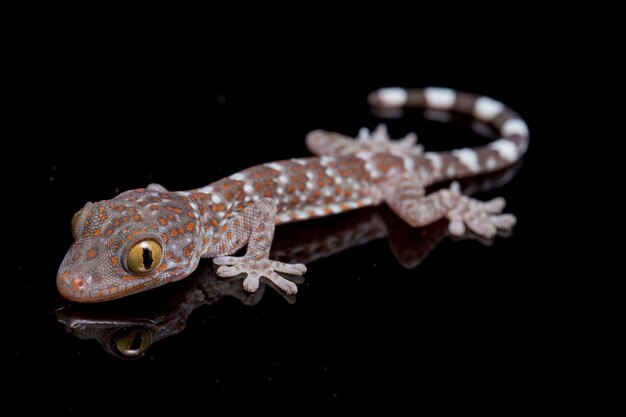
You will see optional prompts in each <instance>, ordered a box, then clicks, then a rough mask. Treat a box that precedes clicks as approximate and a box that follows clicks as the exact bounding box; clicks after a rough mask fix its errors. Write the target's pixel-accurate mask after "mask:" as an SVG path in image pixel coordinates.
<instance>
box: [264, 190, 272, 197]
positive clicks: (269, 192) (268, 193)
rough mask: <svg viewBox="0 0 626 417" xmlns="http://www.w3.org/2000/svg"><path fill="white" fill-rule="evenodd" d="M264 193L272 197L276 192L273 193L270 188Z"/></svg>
mask: <svg viewBox="0 0 626 417" xmlns="http://www.w3.org/2000/svg"><path fill="white" fill-rule="evenodd" d="M263 195H264V196H265V197H272V196H273V195H274V193H273V192H272V191H270V190H267V191H266V192H265V194H263Z"/></svg>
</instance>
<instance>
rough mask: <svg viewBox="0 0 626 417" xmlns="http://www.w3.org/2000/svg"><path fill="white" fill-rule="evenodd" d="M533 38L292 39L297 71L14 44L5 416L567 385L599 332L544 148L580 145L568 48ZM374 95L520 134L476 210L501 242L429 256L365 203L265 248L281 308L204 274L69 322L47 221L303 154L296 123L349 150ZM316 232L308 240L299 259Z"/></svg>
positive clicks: (470, 136) (437, 396) (434, 138)
mask: <svg viewBox="0 0 626 417" xmlns="http://www.w3.org/2000/svg"><path fill="white" fill-rule="evenodd" d="M555 24H556V25H557V26H556V27H557V29H558V28H560V30H563V31H574V30H575V27H574V26H575V25H572V24H571V22H568V21H567V20H563V21H561V20H557V21H556V23H555ZM542 28H543V29H541V30H542V31H543V32H542V33H543V35H544V38H543V39H544V41H545V42H540V41H530V40H528V39H511V40H510V42H508V43H507V45H506V46H502V47H498V48H495V47H494V48H492V49H490V50H489V53H487V52H485V53H482V52H480V51H483V49H480V48H479V49H478V51H479V52H476V49H475V46H476V45H477V43H476V42H472V45H473V47H472V48H469V47H467V48H465V47H459V45H458V43H456V44H455V43H452V44H446V45H447V47H449V46H450V45H453V46H454V45H456V46H454V47H453V48H452V50H450V53H449V54H448V53H447V52H446V53H443V52H441V51H443V49H438V50H437V53H435V54H433V53H431V52H432V51H429V50H424V51H421V52H420V51H418V50H417V49H415V48H413V43H411V42H409V41H408V39H409V38H410V37H409V36H408V35H409V34H410V33H408V32H407V33H404V34H405V35H407V36H404V37H401V39H399V38H396V37H394V40H395V41H393V42H392V40H391V39H387V41H385V42H383V41H382V39H384V38H380V42H373V41H372V39H369V38H368V40H363V42H356V41H355V42H356V45H360V48H351V47H350V45H352V42H348V43H345V44H344V43H343V42H339V43H338V44H334V42H332V41H329V42H330V43H329V44H328V45H331V44H334V46H335V48H323V47H321V45H318V46H317V47H316V46H315V44H314V43H313V44H311V48H310V49H307V50H306V51H302V54H300V53H297V54H296V55H297V56H294V55H290V54H292V53H295V52H294V51H293V50H286V51H282V50H278V49H275V48H270V47H268V46H267V45H266V44H264V43H263V42H261V41H258V42H259V43H260V45H257V46H259V48H260V47H261V46H262V45H265V47H266V49H263V48H261V49H260V50H262V51H266V52H265V53H264V54H262V55H261V57H260V58H257V57H256V55H253V54H252V52H246V54H248V53H249V54H250V55H245V54H244V55H245V57H244V56H241V55H239V56H237V55H236V54H235V56H236V57H237V59H231V58H227V57H229V56H230V55H226V54H227V52H228V48H226V47H215V48H217V49H215V48H213V47H211V48H207V49H208V51H209V52H206V51H207V49H205V50H204V51H205V52H203V53H202V54H201V55H203V59H200V58H198V56H197V54H193V53H192V52H193V50H189V51H188V50H185V51H184V52H181V51H179V50H178V49H177V48H164V50H161V51H160V52H159V53H158V54H157V55H150V54H149V53H146V54H143V53H141V52H137V54H135V53H128V54H123V55H120V54H117V53H113V54H104V53H103V54H104V55H106V59H105V58H103V56H104V55H101V54H100V53H97V52H96V51H101V49H99V48H96V47H94V48H93V49H92V52H89V49H81V51H83V52H82V53H81V55H80V59H78V58H77V57H76V55H75V54H74V53H73V52H72V51H73V49H72V48H70V49H69V50H60V49H58V48H56V49H55V48H53V45H47V44H45V43H43V44H38V48H37V54H36V56H37V57H39V58H37V59H36V60H35V61H36V62H38V63H45V65H44V66H45V69H41V66H37V65H25V66H24V68H21V67H20V71H18V72H20V74H19V75H20V77H21V78H20V79H24V82H23V83H22V84H20V85H23V86H24V91H23V94H21V95H20V98H19V99H16V101H15V103H14V106H13V111H14V112H15V113H12V114H11V115H13V114H14V115H15V117H14V122H16V124H17V126H18V127H19V133H17V134H14V139H15V142H16V146H17V150H16V151H15V153H12V154H11V155H9V156H5V158H7V159H11V161H10V162H11V163H12V164H11V165H12V166H13V164H14V168H11V170H10V171H8V174H7V175H6V176H5V177H4V178H5V182H8V184H7V189H6V190H5V194H4V195H5V197H4V198H3V205H4V210H7V209H8V210H7V211H8V212H9V213H10V215H7V214H5V215H4V219H5V224H4V225H3V227H2V229H3V232H2V235H1V237H2V240H3V246H4V249H3V251H4V253H5V255H6V254H7V253H8V255H6V256H5V257H4V258H3V272H4V275H5V280H4V281H3V285H4V287H3V290H4V294H5V300H6V301H5V306H6V307H7V312H6V313H5V326H6V330H5V332H4V338H5V339H4V340H5V345H6V346H8V349H9V354H8V355H7V356H5V360H6V361H7V362H9V363H10V365H11V366H10V369H8V370H7V372H6V373H4V376H5V378H6V379H7V382H8V383H9V385H10V386H11V390H10V391H9V392H10V393H11V394H12V393H15V398H18V397H19V398H22V397H24V398H26V399H27V400H22V399H20V400H19V404H21V407H22V408H23V409H28V408H30V407H31V406H35V405H36V404H34V402H36V400H33V399H32V398H31V400H30V401H28V398H29V397H32V396H30V395H29V393H33V396H36V397H38V396H39V394H41V393H45V394H47V395H49V396H51V398H52V399H51V400H46V402H45V408H46V409H47V410H49V411H59V412H64V413H67V412H75V413H83V414H89V413H91V412H95V411H105V413H106V414H109V415H111V414H116V413H119V412H120V409H119V408H118V404H119V400H120V399H121V398H125V399H126V398H131V399H132V400H131V406H129V407H130V408H128V409H125V410H129V409H130V410H137V411H139V410H141V411H145V412H147V413H153V412H154V411H155V410H163V411H167V412H174V413H178V412H183V411H190V410H192V409H201V410H203V413H205V414H210V413H211V410H212V407H213V406H214V405H216V404H218V403H219V404H223V403H225V404H227V405H228V406H229V407H230V408H231V410H232V409H238V408H239V407H242V406H244V405H248V406H252V407H259V408H264V407H266V406H267V407H270V408H271V407H272V406H276V407H277V408H279V409H282V408H287V405H286V404H287V403H288V402H290V400H296V401H298V403H299V404H300V406H301V407H302V408H305V409H306V408H308V407H309V405H311V404H317V403H325V402H329V403H331V404H333V403H339V402H346V403H350V404H360V405H368V404H370V403H375V402H378V403H381V404H387V405H388V406H390V407H391V406H393V405H403V404H412V405H413V406H415V404H416V403H419V404H424V403H421V402H420V401H421V400H418V397H419V398H424V401H425V402H427V403H433V404H436V403H439V404H446V405H450V404H451V403H455V402H460V403H461V405H462V404H468V407H469V404H474V405H478V404H485V403H488V402H489V401H488V399H489V398H498V399H499V400H501V401H508V402H509V404H528V402H527V401H526V400H528V399H529V398H538V397H541V396H545V395H547V394H546V393H548V392H552V391H550V390H551V389H552V388H553V387H563V386H564V385H567V384H569V386H570V387H571V386H573V387H572V389H575V388H576V387H579V388H580V387H581V386H585V385H584V381H585V380H586V378H583V377H582V375H588V374H590V373H593V372H595V371H596V370H597V369H598V367H600V366H599V365H598V364H597V363H596V362H595V359H594V358H596V357H597V356H596V355H597V352H598V350H597V343H601V341H602V340H604V337H605V336H604V335H603V334H602V333H601V331H600V330H599V329H598V327H597V324H596V323H597V322H596V319H597V316H598V314H599V311H601V308H602V306H601V302H600V301H599V300H598V294H599V293H600V290H599V287H598V285H599V284H597V281H595V280H594V275H593V274H591V273H589V274H584V271H585V270H586V268H587V266H586V264H585V261H586V259H587V258H588V257H589V254H588V253H587V252H586V251H585V250H584V245H586V246H589V241H584V242H581V240H584V239H583V238H582V237H581V236H583V233H584V232H585V231H586V230H585V229H586V228H585V226H581V227H578V228H576V230H575V231H573V230H572V225H575V224H579V223H577V222H578V221H579V219H580V214H579V213H578V212H577V211H576V208H577V207H579V206H578V205H577V201H578V200H577V199H576V198H575V196H577V195H580V192H581V184H583V183H581V182H576V181H571V180H572V178H573V177H572V174H571V173H572V172H574V173H575V172H576V170H575V169H574V167H575V166H577V164H576V160H577V158H580V157H582V156H583V155H578V156H576V157H575V156H574V155H572V154H570V156H571V157H569V156H568V152H570V150H571V147H570V145H572V144H577V143H581V142H582V141H583V135H584V134H583V132H582V131H581V130H580V129H579V126H578V125H576V124H573V123H572V121H579V120H582V119H583V117H581V113H580V111H579V110H577V105H575V101H576V100H579V97H578V96H577V92H579V91H581V89H583V90H584V86H582V85H579V84H577V83H578V81H576V82H573V81H569V80H568V79H567V75H568V74H572V76H575V75H576V73H575V72H573V73H572V71H575V65H574V64H575V63H576V62H577V60H578V59H579V58H578V57H579V55H578V51H579V50H578V48H577V47H575V46H574V45H573V44H570V43H569V42H568V41H563V42H562V43H559V44H558V48H556V49H554V48H553V47H551V46H550V45H552V44H553V43H556V42H557V40H558V39H561V38H560V37H559V36H560V35H559V33H561V32H559V30H556V31H555V32H553V30H552V29H551V28H549V27H548V26H545V27H543V26H542ZM537 30H539V29H537ZM567 33H569V32H567ZM565 38H567V37H565ZM413 39H414V37H413ZM575 39H578V38H575ZM483 41H484V39H483ZM572 42H574V40H572ZM261 44H262V45H261ZM271 44H272V45H274V44H273V43H271ZM342 45H343V46H342ZM368 45H369V46H368ZM441 48H444V45H442V46H441ZM251 49H253V50H254V52H257V53H258V52H259V49H258V48H255V47H252V48H251ZM427 49H428V48H427ZM469 49H471V50H472V51H471V53H470V51H469ZM512 50H515V51H516V52H515V53H511V52H510V51H512ZM153 51H159V48H156V49H154V50H153ZM555 51H556V52H555ZM196 52H197V51H196ZM418 53H421V55H420V59H418V60H417V61H416V62H415V63H411V62H408V58H407V56H408V55H407V54H409V55H411V54H418ZM207 54H208V57H207ZM157 56H158V57H159V58H158V59H157V58H156V57H157ZM246 57H248V58H246ZM242 68H243V71H244V72H243V73H242V74H241V75H237V76H235V75H234V74H233V72H234V71H235V70H241V69H242ZM246 68H247V69H246ZM572 68H574V70H572ZM390 85H400V86H407V87H410V86H415V87H420V86H426V85H438V86H448V87H452V88H457V89H460V90H466V91H471V92H474V93H478V94H485V95H490V96H492V97H493V98H496V99H498V100H501V101H503V102H504V103H506V104H507V105H510V106H511V107H512V108H514V109H515V110H516V111H518V112H519V113H520V114H521V115H522V116H523V117H525V118H526V120H527V121H528V124H529V127H530V132H531V145H530V149H529V152H528V154H527V155H526V157H525V158H524V160H523V162H522V164H521V165H520V166H518V167H516V169H517V173H516V174H515V175H514V176H513V177H512V178H506V180H507V181H504V182H506V184H504V183H501V185H499V186H494V187H491V188H490V189H489V190H485V191H477V194H476V196H477V197H479V198H483V199H488V198H493V197H496V196H499V195H502V196H504V197H505V198H506V199H507V201H508V206H507V211H508V212H511V213H514V214H516V215H517V217H518V225H517V226H516V228H515V230H514V231H513V233H512V235H511V236H508V237H497V238H496V239H495V241H494V242H492V244H490V245H485V244H484V243H486V242H478V241H476V240H471V239H469V240H461V241H452V240H451V239H449V238H447V237H446V235H445V224H435V225H433V226H431V227H429V228H426V229H424V230H411V229H407V228H406V227H405V226H403V225H401V224H397V223H398V220H397V219H394V218H393V216H392V215H391V214H390V213H389V212H388V210H386V209H385V208H381V209H369V210H362V211H360V212H354V213H350V214H345V215H342V216H337V218H332V219H327V220H320V221H316V222H310V223H302V224H298V225H293V226H285V227H281V228H279V229H278V230H277V239H276V240H275V243H276V244H275V248H274V250H275V251H276V252H275V253H277V254H279V255H280V256H282V257H284V258H290V257H292V258H294V259H298V260H299V262H306V263H307V266H308V272H307V274H306V276H305V280H304V282H303V283H302V284H300V285H299V292H298V294H297V296H296V297H284V296H282V295H281V294H280V293H278V292H276V291H275V290H274V289H272V288H267V287H265V288H263V289H262V290H260V291H259V292H258V293H257V294H254V295H249V294H245V293H243V292H242V291H241V290H240V287H239V286H238V285H237V282H233V281H231V282H217V281H216V280H215V277H214V275H213V274H214V270H213V267H212V265H211V262H210V261H204V262H203V263H201V265H200V267H199V269H198V271H197V273H195V274H194V275H193V276H191V277H189V278H188V279H186V280H183V281H181V282H179V283H176V284H171V285H167V286H164V287H162V288H159V289H155V290H153V291H149V292H146V293H143V294H139V295H137V296H134V297H128V298H126V299H122V300H119V301H116V302H110V303H104V304H102V305H89V306H81V305H77V304H73V303H69V302H67V301H65V300H64V299H62V298H61V297H60V296H59V295H58V293H57V291H56V287H55V277H56V271H57V268H58V266H59V264H60V262H61V260H62V258H63V256H64V254H65V251H66V250H67V248H68V247H69V245H70V243H71V235H70V232H69V224H70V220H71V217H72V214H73V213H74V212H75V211H76V210H77V209H79V208H80V207H82V206H83V205H84V203H85V202H86V201H90V200H91V201H95V200H100V199H106V198H110V197H112V196H114V195H115V194H116V193H117V192H119V191H124V190H127V189H131V188H138V187H143V186H145V185H146V184H148V183H150V182H158V183H161V184H163V185H164V186H165V187H167V188H168V189H171V190H179V189H189V188H194V187H198V186H202V185H205V184H208V183H210V182H211V181H214V180H217V179H219V178H221V177H222V176H225V175H229V174H231V173H233V172H236V171H238V170H240V169H243V168H245V167H248V166H251V165H254V164H257V163H262V162H267V161H271V160H277V159H284V158H291V157H298V156H306V155H308V153H307V151H306V149H305V147H304V141H303V139H304V136H305V134H306V133H307V132H308V131H310V130H312V129H318V128H319V129H325V130H331V131H338V132H341V133H345V134H352V135H355V134H356V133H357V131H358V129H359V128H360V127H363V126H367V127H369V128H373V127H375V125H376V124H378V123H380V122H381V121H382V120H381V119H379V118H378V117H377V115H375V114H372V113H370V111H369V109H368V106H367V104H366V101H365V98H366V96H367V94H368V93H369V92H370V91H371V90H373V89H375V88H378V87H381V86H390ZM573 86H574V87H575V89H572V87H573ZM385 122H386V123H387V124H388V126H389V130H390V133H391V135H392V137H400V136H403V135H404V134H406V133H407V132H409V131H416V132H417V133H418V136H419V141H420V143H422V144H424V145H425V146H426V148H427V149H430V150H433V149H434V150H437V149H448V148H451V147H459V146H468V145H469V146H472V145H477V144H481V143H485V142H486V139H485V138H484V137H482V136H481V135H479V134H477V133H475V132H472V130H470V129H468V128H467V126H465V125H464V124H463V123H449V124H442V123H438V122H434V121H428V120H425V119H424V118H422V116H421V115H420V114H418V113H416V114H411V115H407V116H405V117H402V118H398V119H390V120H387V121H385ZM157 139H158V140H159V141H165V144H164V145H161V144H160V142H159V141H157ZM573 148H574V151H578V152H577V154H582V153H583V152H581V148H580V147H576V146H574V147H573ZM5 155H6V154H5ZM578 160H579V159H578ZM574 175H576V174H574ZM486 180H487V181H492V182H493V181H496V184H497V182H498V179H497V178H496V179H486ZM475 184H476V183H474V184H472V183H468V184H466V186H468V187H473V186H474V187H475V186H476V185H475ZM478 184H480V181H479V182H478ZM7 198H9V199H8V200H7ZM573 207H574V208H573ZM573 232H575V233H573ZM307 233H310V235H307ZM325 237H326V238H328V237H330V241H329V242H332V244H329V243H328V242H327V243H325V244H323V245H321V244H320V245H316V244H314V242H317V241H318V239H322V241H324V240H323V239H324V238H325ZM292 239H293V240H292ZM487 243H488V242H487ZM281 245H282V249H281ZM333 245H335V246H333ZM328 247H331V248H334V249H333V250H327V249H328ZM290 248H291V249H293V248H302V249H301V250H297V251H292V252H289V249H290ZM335 249H336V250H335ZM339 249H342V250H339ZM281 251H283V252H281ZM596 277H597V275H596ZM598 341H600V342H598ZM120 356H123V358H122V359H120ZM128 358H132V359H134V360H125V359H128ZM194 378H195V379H194ZM442 407H443V405H442ZM181 410H182V411H181ZM298 410H299V409H297V408H296V409H294V411H298Z"/></svg>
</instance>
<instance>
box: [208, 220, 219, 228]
mask: <svg viewBox="0 0 626 417" xmlns="http://www.w3.org/2000/svg"><path fill="white" fill-rule="evenodd" d="M209 223H211V226H217V220H215V219H211V221H210V222H209Z"/></svg>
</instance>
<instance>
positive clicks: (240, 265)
mask: <svg viewBox="0 0 626 417" xmlns="http://www.w3.org/2000/svg"><path fill="white" fill-rule="evenodd" d="M213 263H215V264H217V265H221V266H220V267H219V268H218V269H217V274H218V275H219V276H221V277H234V276H236V275H240V274H244V273H245V274H247V275H248V276H247V277H246V279H244V281H243V288H244V289H245V290H246V291H249V292H255V291H256V290H257V289H258V288H259V279H260V278H261V277H265V278H267V279H268V280H269V281H270V282H271V283H273V284H274V285H275V286H276V287H278V288H280V289H281V290H282V291H284V292H285V293H287V294H295V293H296V292H298V287H297V286H296V284H294V283H293V282H291V281H289V280H288V279H286V278H283V277H281V276H280V275H278V274H277V272H282V273H285V274H290V275H302V274H304V273H305V272H306V266H305V265H304V264H288V263H284V262H279V261H272V260H270V259H264V260H261V261H258V260H255V259H250V258H246V257H245V256H220V257H217V258H214V259H213Z"/></svg>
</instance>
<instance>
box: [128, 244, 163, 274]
mask: <svg viewBox="0 0 626 417" xmlns="http://www.w3.org/2000/svg"><path fill="white" fill-rule="evenodd" d="M162 258H163V248H161V245H160V244H159V242H157V241H156V240H152V239H146V240H142V241H140V242H137V243H135V244H134V245H133V247H132V248H130V251H128V256H127V258H126V267H127V268H128V270H129V271H130V272H132V273H133V274H147V273H150V272H152V271H154V270H155V269H156V267H157V266H159V264H160V263H161V259H162Z"/></svg>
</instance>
